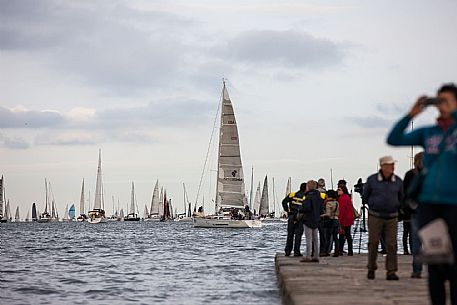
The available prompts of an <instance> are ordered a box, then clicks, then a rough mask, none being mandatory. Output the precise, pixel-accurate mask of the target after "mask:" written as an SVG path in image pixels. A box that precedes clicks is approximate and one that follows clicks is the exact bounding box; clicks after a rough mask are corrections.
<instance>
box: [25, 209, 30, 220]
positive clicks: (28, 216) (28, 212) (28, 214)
mask: <svg viewBox="0 0 457 305" xmlns="http://www.w3.org/2000/svg"><path fill="white" fill-rule="evenodd" d="M29 221H30V211H27V216H26V217H25V222H29Z"/></svg>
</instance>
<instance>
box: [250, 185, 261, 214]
mask: <svg viewBox="0 0 457 305" xmlns="http://www.w3.org/2000/svg"><path fill="white" fill-rule="evenodd" d="M261 196H262V195H261V193H260V181H259V185H258V186H257V191H256V192H255V197H254V205H253V207H252V208H253V210H254V212H255V213H256V214H257V215H258V214H259V209H260V197H261Z"/></svg>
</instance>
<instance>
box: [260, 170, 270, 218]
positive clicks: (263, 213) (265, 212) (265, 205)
mask: <svg viewBox="0 0 457 305" xmlns="http://www.w3.org/2000/svg"><path fill="white" fill-rule="evenodd" d="M269 209H270V200H269V198H268V177H267V176H265V180H264V181H263V189H262V197H261V198H260V209H259V216H260V217H261V218H267V217H270V212H269Z"/></svg>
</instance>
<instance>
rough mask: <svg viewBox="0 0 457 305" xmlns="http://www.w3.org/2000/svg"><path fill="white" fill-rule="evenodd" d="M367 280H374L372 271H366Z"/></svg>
mask: <svg viewBox="0 0 457 305" xmlns="http://www.w3.org/2000/svg"><path fill="white" fill-rule="evenodd" d="M367 279H369V280H374V270H368V274H367Z"/></svg>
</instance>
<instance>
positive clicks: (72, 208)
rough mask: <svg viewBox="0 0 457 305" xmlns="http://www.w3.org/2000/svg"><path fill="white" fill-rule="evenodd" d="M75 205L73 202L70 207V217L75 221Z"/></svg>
mask: <svg viewBox="0 0 457 305" xmlns="http://www.w3.org/2000/svg"><path fill="white" fill-rule="evenodd" d="M75 210H76V209H75V205H74V204H71V206H70V209H69V210H68V217H69V218H70V220H71V221H75V216H76V213H75Z"/></svg>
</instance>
